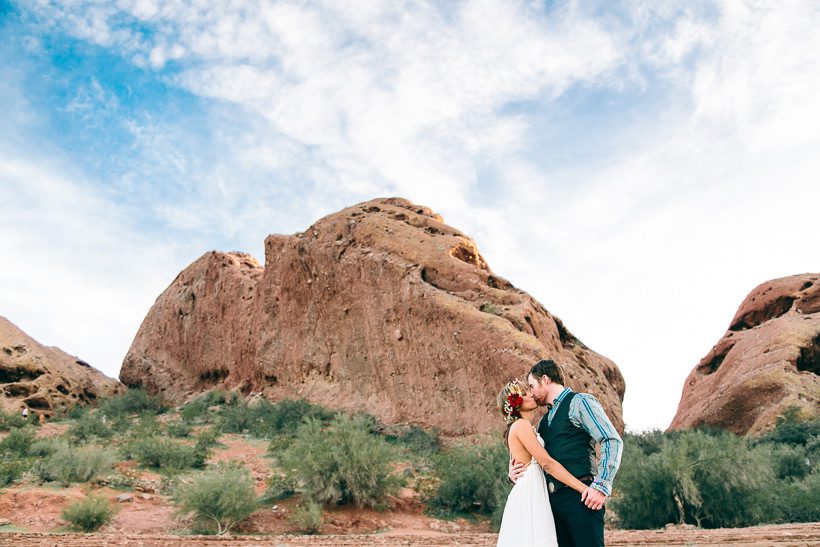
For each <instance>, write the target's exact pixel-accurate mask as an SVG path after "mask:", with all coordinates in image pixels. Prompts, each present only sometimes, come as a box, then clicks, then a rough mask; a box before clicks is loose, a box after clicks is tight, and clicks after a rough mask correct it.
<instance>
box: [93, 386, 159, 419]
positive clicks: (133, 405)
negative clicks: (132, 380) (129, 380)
mask: <svg viewBox="0 0 820 547" xmlns="http://www.w3.org/2000/svg"><path fill="white" fill-rule="evenodd" d="M165 410H166V409H165V405H163V403H162V399H161V398H160V397H157V396H156V395H148V393H147V392H146V391H145V389H143V388H131V389H129V390H128V391H126V392H125V393H123V394H122V395H117V396H115V397H111V398H110V399H105V400H103V401H102V402H101V403H100V406H99V411H100V412H101V413H102V414H104V415H105V416H107V417H108V418H109V419H116V418H118V417H121V416H129V415H132V414H145V413H150V414H161V413H163V412H165Z"/></svg>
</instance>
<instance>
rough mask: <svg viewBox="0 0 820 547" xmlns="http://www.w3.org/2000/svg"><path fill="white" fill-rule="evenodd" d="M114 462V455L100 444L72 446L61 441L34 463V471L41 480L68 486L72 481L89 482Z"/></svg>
mask: <svg viewBox="0 0 820 547" xmlns="http://www.w3.org/2000/svg"><path fill="white" fill-rule="evenodd" d="M114 462H115V458H114V456H113V455H112V454H111V453H110V452H109V451H108V450H106V449H105V448H103V447H101V446H94V445H87V446H82V447H79V448H74V447H70V446H69V445H68V444H66V443H61V444H60V445H59V446H58V447H57V449H56V450H55V451H54V453H52V454H51V455H50V456H48V457H47V458H45V459H42V460H40V461H38V462H37V463H36V464H35V465H34V471H35V473H36V474H37V476H38V477H39V479H40V480H41V481H43V482H59V483H60V484H62V485H63V486H68V485H69V484H71V483H72V482H89V481H92V480H93V479H94V478H96V477H98V476H100V475H103V474H106V473H108V472H110V471H111V469H112V468H113V467H114Z"/></svg>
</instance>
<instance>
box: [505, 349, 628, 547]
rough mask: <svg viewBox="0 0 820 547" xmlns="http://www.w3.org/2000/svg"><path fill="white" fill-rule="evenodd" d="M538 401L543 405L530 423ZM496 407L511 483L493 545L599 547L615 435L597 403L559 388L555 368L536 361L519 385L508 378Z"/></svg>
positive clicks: (614, 467) (616, 459)
mask: <svg viewBox="0 0 820 547" xmlns="http://www.w3.org/2000/svg"><path fill="white" fill-rule="evenodd" d="M539 406H547V407H548V408H549V411H548V412H547V414H546V415H545V416H544V417H543V418H541V421H540V422H539V424H538V426H537V427H536V426H535V425H534V424H533V419H534V418H535V410H536V409H537V408H538V407H539ZM498 407H499V410H500V411H501V413H502V414H503V416H504V420H505V422H506V423H507V429H506V431H505V432H504V442H505V444H506V446H507V448H508V449H509V451H510V466H509V478H510V480H511V481H513V482H514V483H515V486H513V489H512V491H511V492H510V494H509V496H508V497H507V504H506V506H505V507H504V516H503V518H502V520H501V530H500V532H499V534H498V545H499V546H504V547H525V546H526V547H542V546H543V547H604V514H605V512H606V509H605V507H604V505H605V504H606V500H607V498H608V497H609V496H610V494H611V493H612V480H613V479H614V478H615V474H616V473H617V472H618V467H619V465H620V463H621V453H622V451H623V441H622V440H621V437H620V435H618V432H617V431H616V430H615V428H614V427H613V425H612V422H611V421H610V420H609V418H608V417H607V415H606V413H605V412H604V409H603V407H602V406H601V403H599V402H598V400H597V399H596V398H595V397H593V396H592V395H590V394H588V393H576V392H574V391H573V390H572V389H570V388H568V387H565V386H564V372H563V370H562V369H561V367H560V366H559V365H558V364H557V363H555V362H554V361H551V360H542V361H538V362H537V363H536V364H535V365H533V367H532V368H531V369H530V372H529V374H528V375H527V384H524V383H522V382H520V381H519V380H513V381H511V382H509V383H507V384H506V385H505V386H504V388H503V389H502V390H501V392H500V393H499V394H498ZM596 445H597V446H598V447H599V449H600V460H599V459H598V458H597V456H596ZM544 472H546V475H545V473H544Z"/></svg>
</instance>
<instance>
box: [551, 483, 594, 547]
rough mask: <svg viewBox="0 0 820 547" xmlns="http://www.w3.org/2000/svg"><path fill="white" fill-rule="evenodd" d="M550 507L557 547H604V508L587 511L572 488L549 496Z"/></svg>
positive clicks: (579, 495) (578, 494)
mask: <svg viewBox="0 0 820 547" xmlns="http://www.w3.org/2000/svg"><path fill="white" fill-rule="evenodd" d="M583 482H592V481H583ZM550 505H551V506H552V516H553V518H554V519H555V531H556V533H557V535H558V545H559V547H604V514H605V513H606V507H602V508H601V509H599V510H598V511H593V510H592V509H589V508H588V507H587V506H586V505H584V503H583V502H582V501H581V494H580V493H578V492H576V491H575V490H573V489H572V488H561V489H560V490H558V491H557V492H555V493H554V494H550Z"/></svg>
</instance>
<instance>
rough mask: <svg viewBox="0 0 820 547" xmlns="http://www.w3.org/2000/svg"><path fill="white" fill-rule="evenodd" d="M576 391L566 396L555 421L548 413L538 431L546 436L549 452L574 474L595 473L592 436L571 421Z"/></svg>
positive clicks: (578, 475) (544, 437) (556, 412)
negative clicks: (570, 410) (571, 407)
mask: <svg viewBox="0 0 820 547" xmlns="http://www.w3.org/2000/svg"><path fill="white" fill-rule="evenodd" d="M576 395H577V393H575V392H571V393H568V394H567V395H566V396H564V399H563V400H562V401H561V404H559V405H558V410H556V411H555V416H553V417H552V423H551V424H550V423H549V420H548V419H547V416H544V417H543V418H542V419H541V423H540V424H538V434H539V435H541V438H542V439H544V448H546V449H547V452H549V455H550V456H552V457H553V458H555V459H556V460H558V461H559V462H560V463H561V465H563V466H564V467H566V469H567V471H569V472H570V473H572V475H573V476H575V477H583V476H585V475H592V476H594V475H595V470H596V467H597V466H596V464H595V448H594V444H593V442H592V437H590V435H589V433H587V432H586V431H585V430H583V429H582V428H580V427H576V426H575V425H573V423H572V422H570V421H569V405H570V403H571V402H572V400H573V399H574V398H575V396H576ZM555 482H558V481H555ZM558 484H559V485H560V484H561V483H558Z"/></svg>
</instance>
